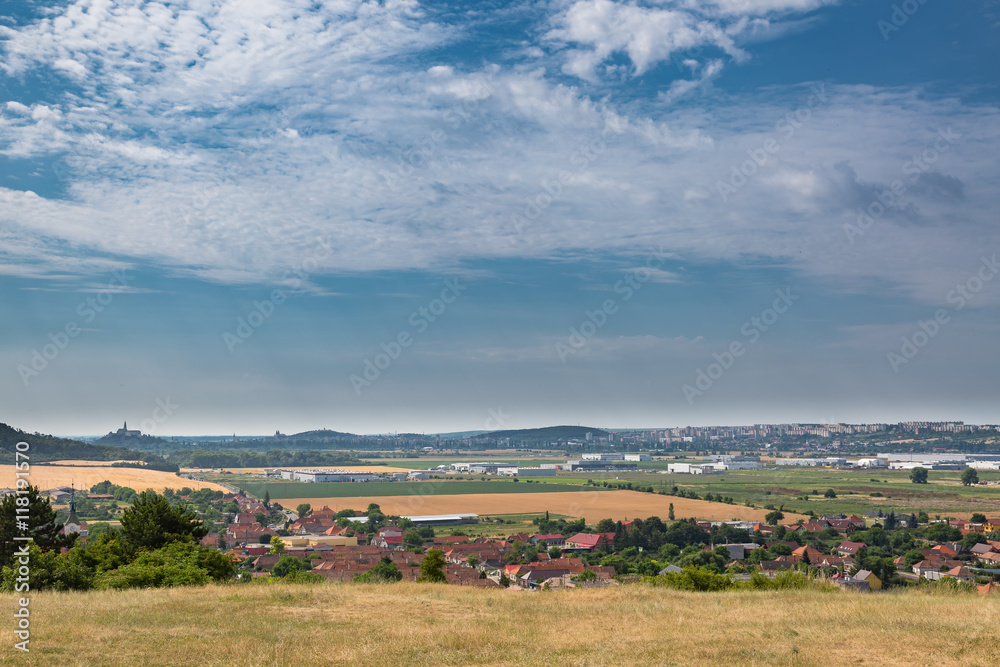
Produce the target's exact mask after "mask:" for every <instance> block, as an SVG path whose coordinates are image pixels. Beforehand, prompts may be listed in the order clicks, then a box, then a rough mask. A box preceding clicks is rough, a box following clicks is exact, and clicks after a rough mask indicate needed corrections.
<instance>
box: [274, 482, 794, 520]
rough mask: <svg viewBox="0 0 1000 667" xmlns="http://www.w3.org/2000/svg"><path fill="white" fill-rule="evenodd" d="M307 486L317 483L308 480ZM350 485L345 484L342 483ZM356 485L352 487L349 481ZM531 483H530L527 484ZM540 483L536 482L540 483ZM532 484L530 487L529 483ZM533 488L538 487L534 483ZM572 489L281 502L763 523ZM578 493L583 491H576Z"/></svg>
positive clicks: (726, 508)
mask: <svg viewBox="0 0 1000 667" xmlns="http://www.w3.org/2000/svg"><path fill="white" fill-rule="evenodd" d="M309 486H318V485H316V484H311V485H309ZM344 486H350V485H344ZM354 486H356V485H354ZM532 486H534V485H532ZM539 486H541V485H539ZM529 488H531V487H529ZM536 488H538V487H536ZM577 488H578V489H579V490H578V491H577V492H575V493H518V494H493V493H484V494H474V495H447V496H445V495H411V496H388V495H386V496H364V497H357V496H356V497H319V496H303V497H298V498H291V499H287V500H282V501H281V502H282V504H284V505H286V506H288V507H295V506H296V505H298V504H299V503H309V504H311V505H312V506H313V507H322V506H323V505H328V506H329V507H330V508H331V509H335V510H341V509H362V510H363V509H364V508H365V507H367V506H368V504H369V503H376V504H378V505H379V506H380V507H381V508H382V511H383V512H385V513H386V514H399V515H412V514H454V513H461V512H469V513H473V514H481V515H495V514H500V513H502V514H522V513H534V512H546V511H548V512H552V513H554V514H563V515H566V516H570V517H577V518H578V517H584V518H586V519H587V521H588V522H590V523H596V522H597V521H600V520H601V519H604V518H609V519H615V520H625V519H627V518H632V519H634V518H637V517H638V518H645V517H649V516H659V517H660V518H662V519H664V520H665V519H666V518H667V516H668V513H669V508H670V504H671V503H672V504H673V505H674V514H675V516H676V517H677V518H678V519H681V518H687V517H695V518H699V519H711V520H716V521H729V520H730V519H744V520H753V521H763V520H764V515H765V514H767V510H761V509H751V508H749V507H744V506H743V505H727V504H725V503H715V502H707V501H704V500H692V499H690V498H675V497H672V496H661V495H658V494H652V493H639V492H637V491H605V490H595V489H589V490H588V489H587V488H586V487H577ZM580 491H582V493H581V492H580ZM798 518H804V517H800V516H799V515H795V514H790V513H788V512H786V513H785V522H786V523H791V522H793V521H795V520H796V519H798Z"/></svg>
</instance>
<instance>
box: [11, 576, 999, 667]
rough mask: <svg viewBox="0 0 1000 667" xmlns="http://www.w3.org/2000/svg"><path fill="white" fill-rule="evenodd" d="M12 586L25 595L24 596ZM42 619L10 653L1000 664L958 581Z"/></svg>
mask: <svg viewBox="0 0 1000 667" xmlns="http://www.w3.org/2000/svg"><path fill="white" fill-rule="evenodd" d="M3 600H4V608H6V609H10V610H13V609H14V600H13V598H12V596H10V595H4V596H3ZM5 616H6V617H7V621H6V622H7V623H11V622H12V619H11V617H10V615H9V614H5ZM31 619H32V625H31V632H32V636H31V644H30V646H31V652H30V654H27V655H25V654H23V653H21V652H17V651H15V650H14V649H13V648H12V644H13V640H12V639H11V637H12V634H11V633H9V632H5V633H4V634H5V635H6V636H7V641H6V642H5V643H4V646H3V647H2V648H0V662H2V663H4V664H15V662H16V664H24V665H45V666H46V667H48V666H50V665H81V666H82V665H87V666H90V665H110V666H119V665H120V666H128V667H132V666H134V665H226V666H246V667H260V666H263V665H282V666H283V665H305V664H309V665H375V666H379V665H386V666H392V667H396V666H397V665H533V666H534V665H538V664H545V665H741V666H742V665H817V666H819V665H822V666H826V665H846V664H868V665H922V664H953V665H954V664H960V665H983V666H984V667H985V666H988V665H996V664H1000V596H993V597H990V598H983V597H978V596H975V595H972V594H958V593H933V594H930V593H922V592H912V591H900V592H893V593H883V594H859V593H848V592H841V591H835V592H822V591H816V590H798V591H777V592H774V591H770V592H731V593H686V592H678V591H670V590H666V589H661V588H650V587H647V586H644V585H632V586H621V587H609V588H597V589H594V588H592V589H576V590H562V591H547V592H542V593H533V592H513V591H507V590H502V589H496V590H483V589H471V588H466V587H456V586H446V585H440V584H416V583H400V584H388V585H352V584H320V585H316V586H308V585H296V584H287V583H281V584H277V585H270V586H267V585H253V584H231V585H226V586H209V587H204V588H176V589H160V590H136V591H124V592H115V591H95V592H88V593H43V594H37V595H33V596H32V600H31ZM15 654H16V655H15Z"/></svg>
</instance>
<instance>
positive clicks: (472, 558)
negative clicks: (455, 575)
mask: <svg viewBox="0 0 1000 667" xmlns="http://www.w3.org/2000/svg"><path fill="white" fill-rule="evenodd" d="M465 562H466V563H468V564H469V567H471V568H475V567H476V566H477V565H479V556H477V555H476V554H470V555H469V557H468V558H466V559H465Z"/></svg>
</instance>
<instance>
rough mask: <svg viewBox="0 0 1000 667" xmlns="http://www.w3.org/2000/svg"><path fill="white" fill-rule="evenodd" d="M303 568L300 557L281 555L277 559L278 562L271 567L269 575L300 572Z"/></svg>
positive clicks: (285, 574) (282, 575)
mask: <svg viewBox="0 0 1000 667" xmlns="http://www.w3.org/2000/svg"><path fill="white" fill-rule="evenodd" d="M305 569H306V565H305V563H303V562H302V559H301V558H296V557H295V556H282V557H281V558H279V559H278V562H277V563H275V564H274V567H273V568H271V576H273V577H287V576H288V575H290V574H294V573H296V572H301V571H303V570H305Z"/></svg>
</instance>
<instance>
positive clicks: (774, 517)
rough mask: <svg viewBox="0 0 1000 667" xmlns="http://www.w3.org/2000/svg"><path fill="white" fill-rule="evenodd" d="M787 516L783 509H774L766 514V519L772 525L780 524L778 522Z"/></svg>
mask: <svg viewBox="0 0 1000 667" xmlns="http://www.w3.org/2000/svg"><path fill="white" fill-rule="evenodd" d="M784 518H785V513H784V512H782V511H781V510H774V511H773V512H768V513H767V514H765V515H764V521H766V522H767V523H768V524H769V525H771V526H776V525H778V522H779V521H781V520H782V519H784Z"/></svg>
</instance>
